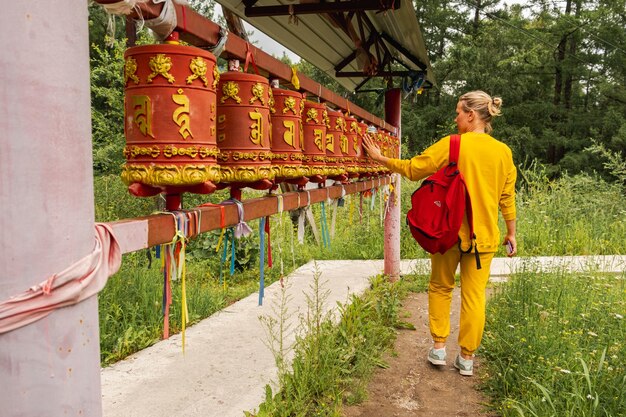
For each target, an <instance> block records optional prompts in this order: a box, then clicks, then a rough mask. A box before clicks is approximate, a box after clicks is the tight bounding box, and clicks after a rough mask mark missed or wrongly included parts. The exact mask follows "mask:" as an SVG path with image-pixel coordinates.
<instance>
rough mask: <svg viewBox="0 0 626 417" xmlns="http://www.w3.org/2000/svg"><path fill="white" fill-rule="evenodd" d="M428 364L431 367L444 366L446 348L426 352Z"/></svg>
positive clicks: (431, 349)
mask: <svg viewBox="0 0 626 417" xmlns="http://www.w3.org/2000/svg"><path fill="white" fill-rule="evenodd" d="M428 362H430V363H432V364H433V365H445V364H446V348H445V347H443V348H441V349H435V348H430V350H429V351H428Z"/></svg>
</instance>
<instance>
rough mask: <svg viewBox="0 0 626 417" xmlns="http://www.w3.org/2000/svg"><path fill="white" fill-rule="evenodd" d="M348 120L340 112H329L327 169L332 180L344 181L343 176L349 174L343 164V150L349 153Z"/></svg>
mask: <svg viewBox="0 0 626 417" xmlns="http://www.w3.org/2000/svg"><path fill="white" fill-rule="evenodd" d="M345 132H346V120H345V118H344V116H343V114H342V113H341V112H340V111H335V110H329V111H328V125H327V130H326V167H327V173H328V176H329V177H330V178H333V179H337V180H342V179H344V178H341V176H343V175H345V174H346V173H347V171H346V168H345V166H344V164H343V153H342V149H345V150H346V152H347V149H348V137H347V136H346V134H345Z"/></svg>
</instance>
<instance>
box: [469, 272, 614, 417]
mask: <svg viewBox="0 0 626 417" xmlns="http://www.w3.org/2000/svg"><path fill="white" fill-rule="evenodd" d="M487 317H488V323H487V326H486V329H487V331H486V333H485V337H484V338H483V346H482V348H481V350H480V356H481V357H483V358H484V359H485V361H484V362H483V363H484V364H485V365H486V367H487V371H486V375H485V378H484V379H483V383H484V388H485V390H486V391H487V392H488V393H489V395H490V396H491V397H492V398H493V406H494V408H496V409H497V410H498V411H499V412H500V413H501V414H502V415H503V416H572V417H574V416H576V417H586V416H618V415H624V414H623V413H624V410H626V320H625V319H624V317H626V275H624V274H622V275H609V274H600V273H585V274H566V273H563V272H554V273H548V274H535V273H531V272H527V273H520V274H517V275H515V276H514V277H513V278H512V279H511V281H510V282H509V283H507V284H505V285H503V286H502V287H501V288H500V289H499V290H498V291H497V292H496V294H495V295H494V296H493V297H492V298H491V300H490V303H489V308H488V313H487Z"/></svg>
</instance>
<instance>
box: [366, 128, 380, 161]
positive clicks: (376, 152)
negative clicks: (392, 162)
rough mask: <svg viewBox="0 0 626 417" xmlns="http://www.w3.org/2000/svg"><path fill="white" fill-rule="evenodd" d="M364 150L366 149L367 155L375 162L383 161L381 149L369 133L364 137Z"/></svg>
mask: <svg viewBox="0 0 626 417" xmlns="http://www.w3.org/2000/svg"><path fill="white" fill-rule="evenodd" d="M363 148H365V151H366V152H367V155H368V156H369V157H370V158H372V159H373V160H374V161H381V159H382V154H381V153H380V148H379V147H378V145H376V144H375V143H374V140H373V139H372V137H371V136H370V135H369V134H367V133H366V134H365V135H363Z"/></svg>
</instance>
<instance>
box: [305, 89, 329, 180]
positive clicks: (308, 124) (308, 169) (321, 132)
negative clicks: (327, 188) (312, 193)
mask: <svg viewBox="0 0 626 417" xmlns="http://www.w3.org/2000/svg"><path fill="white" fill-rule="evenodd" d="M327 119H328V114H327V111H326V106H325V105H324V104H322V103H314V102H312V101H306V100H304V110H303V113H302V132H303V136H304V142H303V143H302V152H303V154H304V158H303V161H302V163H303V171H304V172H305V175H306V176H307V177H308V178H309V180H310V181H311V182H318V183H319V182H323V181H324V180H325V179H326V177H325V176H326V131H327V125H326V121H327Z"/></svg>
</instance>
